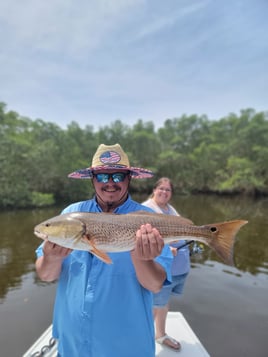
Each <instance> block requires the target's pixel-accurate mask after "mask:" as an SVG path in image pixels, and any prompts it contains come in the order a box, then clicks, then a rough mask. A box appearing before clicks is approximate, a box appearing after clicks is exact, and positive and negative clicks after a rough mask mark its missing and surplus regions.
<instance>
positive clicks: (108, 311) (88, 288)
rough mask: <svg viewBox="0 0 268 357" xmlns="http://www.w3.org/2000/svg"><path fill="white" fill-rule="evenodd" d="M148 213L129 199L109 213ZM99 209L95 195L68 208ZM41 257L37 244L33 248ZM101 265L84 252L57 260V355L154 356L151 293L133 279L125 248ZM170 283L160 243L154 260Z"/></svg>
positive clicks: (167, 254)
mask: <svg viewBox="0 0 268 357" xmlns="http://www.w3.org/2000/svg"><path fill="white" fill-rule="evenodd" d="M137 210H145V211H151V209H149V208H147V207H145V206H142V205H141V204H139V203H137V202H135V201H133V200H132V199H131V198H130V197H129V198H128V199H127V201H126V202H124V203H123V204H122V205H121V206H120V207H118V208H117V209H116V210H115V213H128V212H133V211H137ZM76 211H81V212H101V208H100V207H99V205H98V204H97V202H96V200H95V199H92V200H88V201H83V202H79V203H74V204H72V205H70V206H68V207H67V208H66V209H64V211H63V213H68V212H76ZM36 252H37V256H38V257H39V256H41V255H42V254H43V252H42V245H41V246H40V247H39V248H38V249H37V251H36ZM109 256H110V258H111V259H112V261H113V264H105V263H103V262H102V261H101V260H99V259H98V258H97V257H95V256H94V255H92V254H91V253H89V252H85V251H78V250H76V251H73V252H72V253H71V254H70V255H69V256H68V257H67V258H65V259H64V261H63V263H62V271H61V274H60V277H59V281H58V288H57V294H56V300H55V306H54V316H53V336H54V337H55V338H57V339H58V351H59V355H60V356H61V357H154V356H155V340H154V324H153V316H152V293H151V292H150V291H149V290H147V289H145V288H143V287H142V286H141V285H140V283H139V282H138V280H137V277H136V272H135V269H134V266H133V264H132V260H131V256H130V252H122V253H109ZM155 260H156V261H157V262H158V263H159V264H161V265H162V266H163V268H164V269H165V271H166V274H167V279H166V282H165V283H169V282H170V281H171V274H170V268H171V263H172V254H171V252H170V249H169V248H168V246H165V247H164V249H163V251H162V254H161V255H160V256H159V257H157V258H156V259H155Z"/></svg>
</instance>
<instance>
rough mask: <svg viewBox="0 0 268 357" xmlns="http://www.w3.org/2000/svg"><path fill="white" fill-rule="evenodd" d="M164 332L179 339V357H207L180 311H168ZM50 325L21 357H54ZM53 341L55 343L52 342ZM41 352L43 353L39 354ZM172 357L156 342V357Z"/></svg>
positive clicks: (167, 350)
mask: <svg viewBox="0 0 268 357" xmlns="http://www.w3.org/2000/svg"><path fill="white" fill-rule="evenodd" d="M166 332H167V334H168V335H170V336H172V337H173V338H175V339H177V340H178V341H180V343H181V346H182V349H181V351H180V353H179V356H180V357H209V354H208V352H207V351H206V349H205V348H204V346H203V345H202V343H201V342H200V340H199V339H198V337H197V336H196V334H195V333H194V332H193V330H192V329H191V327H190V325H189V324H188V322H187V321H186V319H185V318H184V316H183V315H182V313H180V312H169V313H168V318H167V325H166ZM51 333H52V325H51V326H49V327H48V329H47V330H46V331H45V332H44V333H43V334H42V336H40V337H39V339H38V340H37V341H36V342H35V343H34V344H33V345H32V346H31V347H30V348H29V350H28V351H27V352H26V353H24V355H23V357H32V356H34V355H35V354H36V353H40V354H39V356H45V357H56V356H57V343H56V342H55V341H54V340H53V339H52V334H51ZM53 342H55V343H53ZM41 352H43V354H41ZM176 355H178V354H177V353H176ZM160 356H161V357H174V356H175V353H174V352H173V351H172V350H170V349H168V348H167V347H165V346H163V345H160V344H159V343H156V357H160Z"/></svg>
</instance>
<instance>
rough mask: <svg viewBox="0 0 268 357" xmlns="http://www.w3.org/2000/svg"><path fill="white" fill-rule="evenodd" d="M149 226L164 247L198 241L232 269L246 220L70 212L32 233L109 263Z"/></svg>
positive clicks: (133, 213) (157, 214)
mask: <svg viewBox="0 0 268 357" xmlns="http://www.w3.org/2000/svg"><path fill="white" fill-rule="evenodd" d="M146 223H150V224H151V225H152V226H153V227H155V228H156V229H158V231H159V232H160V234H161V236H162V237H163V239H164V243H165V244H169V243H171V242H176V241H180V240H194V241H199V242H202V243H204V244H206V245H207V246H209V247H210V248H211V249H213V250H214V251H215V252H216V253H217V255H218V256H219V257H220V258H221V259H222V260H223V261H224V262H225V263H226V264H229V265H233V247H234V243H235V236H236V234H237V232H238V231H239V229H240V228H241V227H242V226H243V225H245V224H246V223H248V222H247V221H245V220H234V221H226V222H221V223H213V224H206V225H202V226H195V225H193V224H192V222H191V221H190V220H188V219H186V218H183V217H181V216H171V215H164V214H159V213H149V212H145V211H138V212H132V213H128V214H115V213H86V212H73V213H66V214H62V215H59V216H55V217H53V218H50V219H48V220H46V221H44V222H42V223H40V224H38V225H37V226H36V227H35V229H34V233H35V235H36V236H37V237H39V238H42V239H44V240H49V241H50V242H53V243H55V244H58V245H60V246H62V247H65V248H70V249H77V250H85V251H89V252H91V253H92V254H94V255H96V256H97V257H98V258H99V259H101V260H102V261H104V262H105V263H108V264H110V263H112V261H111V258H110V257H109V256H108V254H106V253H116V252H125V251H131V250H133V249H134V247H135V239H136V231H137V230H138V229H139V228H140V226H141V225H142V224H146Z"/></svg>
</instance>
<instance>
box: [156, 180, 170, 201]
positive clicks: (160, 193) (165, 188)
mask: <svg viewBox="0 0 268 357" xmlns="http://www.w3.org/2000/svg"><path fill="white" fill-rule="evenodd" d="M153 194H154V196H153V198H154V200H155V202H156V203H157V204H158V205H159V206H165V205H166V204H167V203H168V202H169V200H170V199H171V196H172V188H171V185H170V183H169V182H168V181H163V182H162V183H161V184H160V185H159V186H157V187H156V188H155V189H154V191H153Z"/></svg>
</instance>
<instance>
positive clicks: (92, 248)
mask: <svg viewBox="0 0 268 357" xmlns="http://www.w3.org/2000/svg"><path fill="white" fill-rule="evenodd" d="M82 240H83V241H84V242H85V243H88V245H89V246H90V249H89V250H90V253H92V254H94V255H95V256H96V257H97V258H99V259H100V260H102V261H103V262H104V263H106V264H112V263H113V261H112V259H111V258H110V257H109V255H108V254H106V253H104V252H102V251H101V250H99V249H97V248H96V247H95V245H94V242H93V241H92V240H89V239H88V237H87V236H86V235H85V236H83V237H82Z"/></svg>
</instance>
